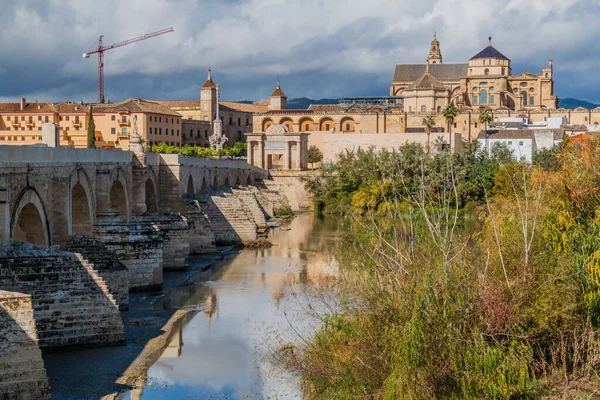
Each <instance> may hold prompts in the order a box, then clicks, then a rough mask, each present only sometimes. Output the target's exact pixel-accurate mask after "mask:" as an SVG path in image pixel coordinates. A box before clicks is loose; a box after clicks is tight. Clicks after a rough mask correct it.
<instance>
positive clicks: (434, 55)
mask: <svg viewBox="0 0 600 400" xmlns="http://www.w3.org/2000/svg"><path fill="white" fill-rule="evenodd" d="M427 63H429V64H441V63H442V51H441V50H440V42H438V40H437V32H434V33H433V40H432V41H431V48H430V49H429V58H427Z"/></svg>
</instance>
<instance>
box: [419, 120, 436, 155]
mask: <svg viewBox="0 0 600 400" xmlns="http://www.w3.org/2000/svg"><path fill="white" fill-rule="evenodd" d="M421 125H423V126H424V127H425V133H427V153H429V137H430V136H431V128H432V127H433V126H434V125H435V121H434V120H433V118H431V117H425V118H423V121H421Z"/></svg>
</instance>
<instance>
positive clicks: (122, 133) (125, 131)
mask: <svg viewBox="0 0 600 400" xmlns="http://www.w3.org/2000/svg"><path fill="white" fill-rule="evenodd" d="M121 136H127V128H121Z"/></svg>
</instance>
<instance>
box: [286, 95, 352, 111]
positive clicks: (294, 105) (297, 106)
mask: <svg viewBox="0 0 600 400" xmlns="http://www.w3.org/2000/svg"><path fill="white" fill-rule="evenodd" d="M339 102H340V99H320V100H314V99H309V98H306V97H300V98H298V99H290V100H288V101H287V108H289V109H292V110H304V109H307V108H308V106H310V105H311V104H338V103H339Z"/></svg>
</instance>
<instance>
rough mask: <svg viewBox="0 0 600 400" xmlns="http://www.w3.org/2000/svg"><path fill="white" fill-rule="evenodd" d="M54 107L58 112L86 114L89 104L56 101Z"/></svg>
mask: <svg viewBox="0 0 600 400" xmlns="http://www.w3.org/2000/svg"><path fill="white" fill-rule="evenodd" d="M54 108H55V109H56V112H59V113H73V114H86V113H87V112H88V111H89V106H87V105H85V104H80V103H72V102H64V103H56V104H54Z"/></svg>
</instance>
